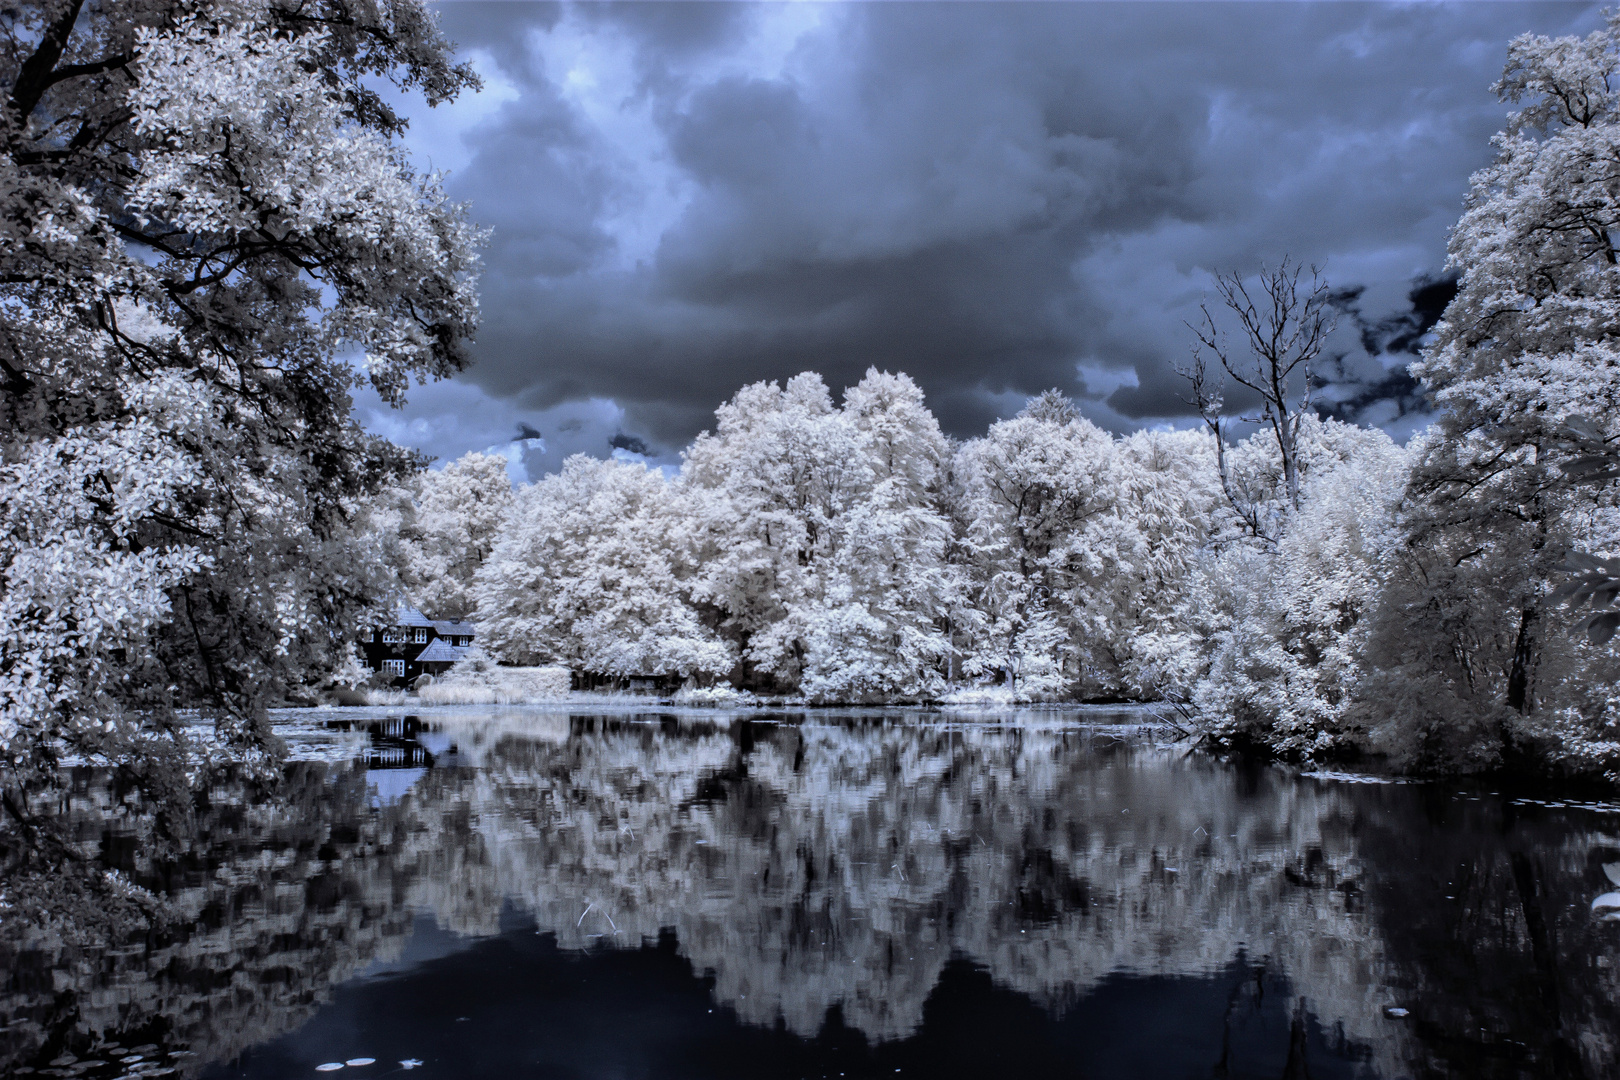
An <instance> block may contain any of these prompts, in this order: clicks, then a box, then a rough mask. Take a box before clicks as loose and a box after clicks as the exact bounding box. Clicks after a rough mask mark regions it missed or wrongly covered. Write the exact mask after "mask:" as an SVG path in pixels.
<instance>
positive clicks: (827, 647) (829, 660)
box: [680, 369, 961, 701]
mask: <svg viewBox="0 0 1620 1080" xmlns="http://www.w3.org/2000/svg"><path fill="white" fill-rule="evenodd" d="M715 415H716V419H717V421H718V422H717V425H716V429H715V431H714V432H713V433H712V434H711V433H708V432H705V433H704V434H703V435H701V436H699V437H698V439H697V440H696V441H695V442H694V443H693V444H692V446H691V447H690V448H689V449H688V450H687V452H686V460H685V464H684V466H683V468H682V470H681V481H680V482H681V485H682V488H683V489H684V490H685V491H686V492H688V495H689V497H690V499H691V500H692V504H693V505H694V506H695V507H698V508H700V510H701V514H702V520H703V522H704V536H705V540H704V544H705V546H704V548H703V556H702V560H701V565H702V569H701V572H700V575H699V581H698V584H697V586H696V595H698V596H700V597H701V598H702V599H704V600H706V601H707V602H708V603H710V604H712V605H713V606H714V607H715V608H716V609H717V610H718V611H719V612H721V613H722V615H723V619H722V622H721V628H722V630H723V631H724V632H725V633H726V634H727V635H728V636H729V637H730V638H731V639H733V640H735V641H736V642H737V643H738V646H739V649H740V651H741V656H742V658H743V660H744V661H745V664H746V665H747V667H746V670H745V672H744V673H743V675H744V678H745V680H753V681H756V682H759V681H763V682H765V683H768V684H769V685H773V686H775V687H776V688H779V689H799V690H801V691H802V692H804V693H806V694H808V695H809V696H811V697H812V698H815V699H818V700H834V701H855V700H867V699H890V698H895V697H900V698H920V697H931V696H935V695H937V693H938V692H939V690H940V688H941V687H942V686H943V685H944V682H945V678H946V676H947V674H948V671H949V664H950V644H949V639H950V633H949V627H950V622H951V619H952V617H953V615H957V614H959V612H960V607H961V599H960V596H961V591H960V588H959V584H958V582H959V576H958V575H957V574H956V573H955V572H954V571H953V570H952V568H951V567H950V566H949V565H948V562H947V549H948V547H949V544H950V539H951V535H950V533H951V529H950V522H949V520H948V518H947V517H946V515H945V514H944V512H943V510H942V505H941V501H942V498H943V488H944V467H945V462H946V461H947V460H948V458H949V447H948V445H947V443H946V441H945V439H944V436H943V435H942V434H941V433H940V430H939V424H938V422H937V421H936V420H935V419H934V416H933V414H932V413H930V412H929V411H928V408H927V406H926V404H925V403H924V401H923V395H922V391H921V390H920V389H919V388H918V387H917V385H916V384H915V383H914V382H912V381H911V380H910V379H909V378H907V377H906V376H904V375H890V374H886V373H883V372H879V371H876V370H875V369H874V370H870V371H868V372H867V374H866V376H865V378H863V379H862V380H861V382H860V383H859V384H858V385H857V386H854V387H851V388H850V389H849V390H847V391H846V392H845V400H844V405H843V407H842V408H841V409H840V408H838V407H836V406H834V405H833V402H832V396H831V394H830V393H829V392H828V390H827V387H826V384H825V383H823V382H822V380H821V377H820V376H819V375H815V374H812V373H806V374H803V375H799V376H797V377H795V378H793V379H791V380H789V381H788V383H787V384H786V386H778V385H776V384H774V383H756V384H754V385H752V386H748V387H745V388H744V389H743V390H741V391H740V392H738V394H737V395H736V397H734V398H733V399H732V400H731V401H730V402H728V403H726V404H725V405H722V406H721V407H720V409H719V410H717V412H716V414H715Z"/></svg>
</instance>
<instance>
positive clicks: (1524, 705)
mask: <svg viewBox="0 0 1620 1080" xmlns="http://www.w3.org/2000/svg"><path fill="white" fill-rule="evenodd" d="M1535 622H1536V611H1535V608H1528V607H1527V608H1525V609H1524V610H1523V611H1522V612H1520V614H1519V637H1518V640H1517V641H1515V642H1514V644H1513V667H1512V668H1511V669H1510V670H1509V671H1508V685H1507V703H1508V706H1509V707H1510V708H1512V709H1514V710H1516V711H1517V712H1519V713H1520V714H1524V713H1527V712H1529V711H1530V693H1529V691H1530V665H1531V663H1532V662H1533V661H1534V660H1535V651H1536V640H1535V630H1534V627H1535Z"/></svg>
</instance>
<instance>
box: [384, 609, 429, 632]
mask: <svg viewBox="0 0 1620 1080" xmlns="http://www.w3.org/2000/svg"><path fill="white" fill-rule="evenodd" d="M394 625H395V626H426V627H429V628H430V629H437V627H435V626H434V625H433V620H432V619H430V618H428V617H427V616H426V615H423V614H422V613H421V612H420V611H417V610H416V609H415V608H408V607H402V608H400V609H399V610H398V611H397V612H395V613H394Z"/></svg>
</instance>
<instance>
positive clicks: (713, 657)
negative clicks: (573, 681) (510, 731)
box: [472, 454, 736, 679]
mask: <svg viewBox="0 0 1620 1080" xmlns="http://www.w3.org/2000/svg"><path fill="white" fill-rule="evenodd" d="M685 505H686V504H685V503H684V501H683V499H682V497H681V495H680V493H679V492H677V491H676V490H675V489H674V488H673V487H672V486H671V485H670V483H669V482H668V481H666V480H665V479H664V478H663V476H662V475H661V474H659V473H658V472H657V471H655V470H649V469H648V468H647V467H646V466H645V465H642V464H629V463H624V462H618V461H598V460H595V459H592V458H589V457H586V456H585V455H583V454H576V455H574V456H573V457H570V458H569V459H568V460H567V461H565V462H563V467H562V470H561V471H560V472H558V473H555V474H553V475H551V476H547V477H545V478H544V479H542V480H540V481H538V482H536V483H533V484H529V485H527V486H525V487H524V488H522V489H521V490H520V491H519V492H518V495H517V499H516V502H515V504H514V506H513V507H512V511H511V513H510V515H509V516H508V518H507V523H506V526H505V528H504V529H503V530H502V534H501V537H500V540H499V541H498V542H497V543H496V545H495V548H494V550H493V551H492V552H491V553H490V556H489V558H488V559H487V560H486V561H485V562H484V565H483V566H482V567H481V568H480V569H479V571H478V573H477V576H476V579H475V581H474V585H473V589H472V596H473V599H474V600H475V602H476V604H477V609H478V612H479V640H480V643H481V644H483V645H484V647H485V648H487V649H488V650H489V651H490V652H492V653H493V654H495V655H496V656H498V657H500V658H501V659H504V660H507V661H512V662H517V663H564V664H567V665H569V666H570V667H572V668H573V669H574V670H575V671H579V672H584V673H587V674H590V675H593V676H607V677H609V678H622V677H624V676H629V675H680V676H699V677H702V678H705V679H707V678H713V677H715V676H720V675H724V674H726V673H727V672H729V671H730V670H731V668H732V667H733V666H734V665H735V664H736V652H735V649H734V648H732V647H731V646H730V645H729V644H728V643H726V642H724V641H722V640H721V639H720V638H719V637H718V636H717V635H716V634H715V632H714V631H713V630H712V629H710V628H709V627H708V626H706V625H705V624H704V623H703V621H702V619H701V618H700V617H699V613H698V611H697V609H696V608H695V607H694V605H693V603H692V600H691V596H692V586H693V578H692V575H693V571H694V555H695V550H694V549H695V543H694V539H695V535H696V534H695V530H694V523H692V522H691V521H690V519H689V518H688V516H687V514H686V512H685Z"/></svg>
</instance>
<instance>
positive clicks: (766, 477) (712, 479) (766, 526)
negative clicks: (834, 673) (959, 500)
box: [681, 372, 871, 688]
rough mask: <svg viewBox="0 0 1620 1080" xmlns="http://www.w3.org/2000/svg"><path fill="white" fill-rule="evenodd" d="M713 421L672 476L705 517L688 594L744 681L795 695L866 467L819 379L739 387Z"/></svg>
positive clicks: (865, 484)
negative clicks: (838, 535) (706, 611)
mask: <svg viewBox="0 0 1620 1080" xmlns="http://www.w3.org/2000/svg"><path fill="white" fill-rule="evenodd" d="M715 418H716V421H717V423H716V427H715V431H714V433H713V434H710V433H709V432H704V433H703V434H702V435H699V436H698V438H697V439H696V441H694V442H693V443H692V445H691V446H690V447H689V448H688V449H687V451H686V454H685V461H684V463H683V465H682V468H681V485H682V487H683V488H685V489H686V490H688V491H690V492H692V497H693V499H694V503H695V505H697V506H699V507H701V508H702V509H703V510H705V511H706V514H705V518H704V526H705V529H706V539H707V546H706V547H705V549H704V551H703V555H702V564H701V572H700V575H699V578H698V581H697V583H696V586H695V588H696V593H697V595H698V596H699V597H701V598H702V599H703V600H705V601H707V602H708V603H710V604H712V605H714V607H715V608H717V609H718V610H719V611H721V612H723V613H724V621H723V622H722V624H721V626H722V629H723V630H724V631H725V632H726V634H727V635H728V636H729V637H731V638H732V639H733V640H735V641H736V642H737V644H738V647H739V649H740V651H741V656H742V659H743V661H744V663H745V664H746V665H747V666H748V668H749V669H750V670H751V671H752V672H757V673H758V674H759V675H761V676H763V677H765V678H766V679H768V680H775V681H776V682H777V683H778V684H779V685H780V686H782V687H784V688H788V687H794V686H797V684H798V681H799V678H800V675H801V673H802V670H803V666H804V653H805V644H804V629H805V628H804V619H805V616H806V614H807V612H808V610H809V608H810V606H811V605H812V604H814V603H815V602H817V601H818V600H820V599H821V598H822V597H823V596H824V595H825V575H826V573H827V571H828V565H827V564H828V556H829V554H830V553H831V552H832V550H833V543H834V532H835V527H836V523H838V519H839V518H840V517H841V516H842V515H843V514H844V513H845V512H847V510H848V509H849V507H850V506H851V504H852V503H853V502H854V500H855V498H856V497H857V496H858V494H859V493H861V492H862V491H864V490H865V489H866V488H867V487H868V486H869V485H870V483H871V469H870V465H869V463H868V462H867V461H866V459H865V457H864V456H863V455H862V454H861V453H860V439H859V437H858V435H857V433H856V432H855V430H854V427H853V425H851V424H850V422H849V420H848V418H847V417H845V416H844V415H842V414H841V413H840V412H839V411H838V409H837V408H836V407H835V406H834V405H833V403H832V396H831V394H829V393H828V391H827V386H826V384H825V383H823V382H822V381H821V376H819V375H815V374H812V373H808V372H807V373H805V374H802V375H798V376H795V377H794V378H792V379H790V380H788V383H787V385H786V386H785V387H784V386H779V385H777V384H775V383H755V384H753V385H751V386H747V387H744V388H743V389H742V390H740V391H738V392H737V395H736V396H735V397H734V398H732V400H731V401H729V402H727V403H726V404H724V405H722V406H720V408H719V409H717V410H716V411H715Z"/></svg>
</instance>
